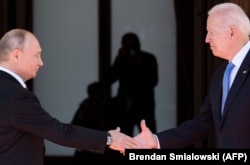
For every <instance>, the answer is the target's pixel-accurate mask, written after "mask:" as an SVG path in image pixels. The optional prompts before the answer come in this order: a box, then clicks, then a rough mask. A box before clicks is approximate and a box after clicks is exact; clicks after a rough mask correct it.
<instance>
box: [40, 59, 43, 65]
mask: <svg viewBox="0 0 250 165" xmlns="http://www.w3.org/2000/svg"><path fill="white" fill-rule="evenodd" d="M39 66H40V67H41V66H43V60H42V59H41V58H40V60H39Z"/></svg>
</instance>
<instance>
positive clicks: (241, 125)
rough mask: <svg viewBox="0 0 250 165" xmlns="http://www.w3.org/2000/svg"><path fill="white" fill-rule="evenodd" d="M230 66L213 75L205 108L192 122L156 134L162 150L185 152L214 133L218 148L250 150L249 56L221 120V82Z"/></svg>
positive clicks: (231, 90)
mask: <svg viewBox="0 0 250 165" xmlns="http://www.w3.org/2000/svg"><path fill="white" fill-rule="evenodd" d="M227 63H228V62H225V63H223V64H222V65H221V66H220V67H219V68H218V70H217V71H216V72H215V74H214V75H213V78H212V81H211V86H210V89H209V93H208V95H207V97H206V98H205V101H204V104H203V105H202V107H201V109H200V113H199V114H197V115H196V116H195V117H194V118H193V119H192V120H188V121H186V122H184V123H183V124H181V125H180V126H178V127H177V128H173V129H169V130H166V131H162V132H160V133H158V134H157V136H158V138H159V142H160V145H161V148H183V147H187V146H190V145H192V144H194V143H196V142H197V141H200V140H203V139H204V138H205V137H207V135H208V134H209V133H211V131H213V130H214V131H215V133H216V139H217V148H250V76H249V71H250V52H248V53H247V55H246V57H245V59H244V60H243V62H242V64H241V66H240V68H239V70H238V73H237V75H236V77H235V80H234V82H233V84H232V86H231V89H230V91H229V93H228V97H227V100H226V103H225V108H224V114H223V116H221V97H222V79H223V74H224V71H225V69H226V66H227Z"/></svg>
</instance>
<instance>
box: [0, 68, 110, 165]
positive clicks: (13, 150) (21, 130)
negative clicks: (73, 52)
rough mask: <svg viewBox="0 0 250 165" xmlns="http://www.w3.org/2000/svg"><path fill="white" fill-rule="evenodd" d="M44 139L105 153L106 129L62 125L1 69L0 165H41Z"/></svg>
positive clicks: (33, 96)
mask: <svg viewBox="0 0 250 165" xmlns="http://www.w3.org/2000/svg"><path fill="white" fill-rule="evenodd" d="M44 139H47V140H49V141H51V142H54V143H57V144H59V145H63V146H67V147H74V148H78V149H82V150H87V151H91V152H95V153H104V150H105V148H106V142H107V135H106V132H105V131H97V130H90V129H87V128H83V127H79V126H73V125H70V124H64V123H61V122H60V121H58V120H57V119H55V118H53V117H52V116H50V115H49V114H48V113H47V112H46V111H45V110H44V109H43V108H42V106H41V105H40V102H39V100H38V98H37V97H36V96H35V95H34V94H33V93H32V92H30V91H28V90H26V89H24V88H23V87H22V86H21V85H20V83H19V82H18V81H17V80H16V79H15V78H14V77H12V76H11V75H9V74H7V73H5V72H3V71H0V164H3V165H43V162H44V160H43V159H44Z"/></svg>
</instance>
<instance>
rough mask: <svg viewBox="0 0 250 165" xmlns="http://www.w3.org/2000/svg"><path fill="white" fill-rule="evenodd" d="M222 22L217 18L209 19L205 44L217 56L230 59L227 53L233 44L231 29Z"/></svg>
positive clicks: (210, 17) (211, 17)
mask: <svg viewBox="0 0 250 165" xmlns="http://www.w3.org/2000/svg"><path fill="white" fill-rule="evenodd" d="M222 22H223V21H222V20H221V19H220V18H217V17H216V16H209V17H208V19H207V35H206V40H205V42H206V43H208V44H209V45H210V49H211V51H212V52H213V54H214V55H215V56H218V57H221V58H224V59H228V58H227V53H228V51H229V50H230V46H231V44H232V40H231V30H230V27H227V26H223V25H222Z"/></svg>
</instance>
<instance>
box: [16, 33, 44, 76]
mask: <svg viewBox="0 0 250 165" xmlns="http://www.w3.org/2000/svg"><path fill="white" fill-rule="evenodd" d="M26 41H27V42H26V44H25V48H24V50H18V51H17V53H18V56H17V57H18V58H17V60H16V61H17V65H18V68H17V72H18V74H19V75H20V76H21V77H22V78H23V80H24V81H27V80H29V79H32V78H34V77H36V74H37V71H38V70H39V68H40V67H41V66H43V61H42V59H41V53H42V50H41V47H40V44H39V42H38V40H37V39H36V38H35V37H34V36H32V35H28V36H27V40H26Z"/></svg>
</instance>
